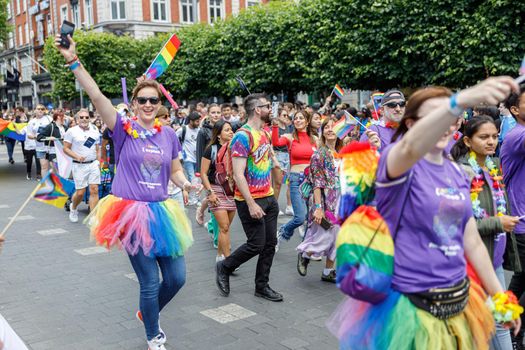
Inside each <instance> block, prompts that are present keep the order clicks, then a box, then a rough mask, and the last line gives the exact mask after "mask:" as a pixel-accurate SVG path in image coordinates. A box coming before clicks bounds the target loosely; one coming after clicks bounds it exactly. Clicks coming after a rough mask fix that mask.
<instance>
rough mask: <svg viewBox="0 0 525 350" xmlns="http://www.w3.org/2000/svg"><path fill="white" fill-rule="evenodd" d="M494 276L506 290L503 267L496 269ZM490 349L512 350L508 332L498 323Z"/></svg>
mask: <svg viewBox="0 0 525 350" xmlns="http://www.w3.org/2000/svg"><path fill="white" fill-rule="evenodd" d="M496 276H498V280H499V283H500V284H501V286H502V287H503V289H506V284H505V272H504V271H503V266H500V267H498V268H496ZM490 348H491V349H492V350H512V341H511V339H510V331H509V330H508V329H505V328H503V326H502V325H501V324H499V323H496V334H494V335H493V336H492V339H491V340H490Z"/></svg>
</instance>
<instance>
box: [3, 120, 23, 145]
mask: <svg viewBox="0 0 525 350" xmlns="http://www.w3.org/2000/svg"><path fill="white" fill-rule="evenodd" d="M26 125H27V123H13V122H11V121H9V120H3V119H0V135H3V136H5V137H9V138H11V139H15V140H17V141H25V139H26V134H25V132H24V131H22V129H23V128H25V127H26Z"/></svg>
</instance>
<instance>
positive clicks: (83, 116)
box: [78, 115, 89, 119]
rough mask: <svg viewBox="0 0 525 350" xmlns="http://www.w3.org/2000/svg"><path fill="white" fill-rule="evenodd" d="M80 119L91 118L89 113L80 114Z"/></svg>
mask: <svg viewBox="0 0 525 350" xmlns="http://www.w3.org/2000/svg"><path fill="white" fill-rule="evenodd" d="M78 119H89V115H79V116H78Z"/></svg>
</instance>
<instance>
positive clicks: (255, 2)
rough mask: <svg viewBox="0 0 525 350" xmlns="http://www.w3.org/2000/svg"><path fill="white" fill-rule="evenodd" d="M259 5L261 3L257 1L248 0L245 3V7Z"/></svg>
mask: <svg viewBox="0 0 525 350" xmlns="http://www.w3.org/2000/svg"><path fill="white" fill-rule="evenodd" d="M260 3H261V2H260V1H259V0H248V1H247V3H246V7H250V6H257V5H259V4H260Z"/></svg>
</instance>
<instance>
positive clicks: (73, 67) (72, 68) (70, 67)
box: [69, 60, 80, 70]
mask: <svg viewBox="0 0 525 350" xmlns="http://www.w3.org/2000/svg"><path fill="white" fill-rule="evenodd" d="M78 67H80V61H79V60H76V61H75V62H73V64H71V65H70V66H69V69H71V70H75V69H77V68H78Z"/></svg>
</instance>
